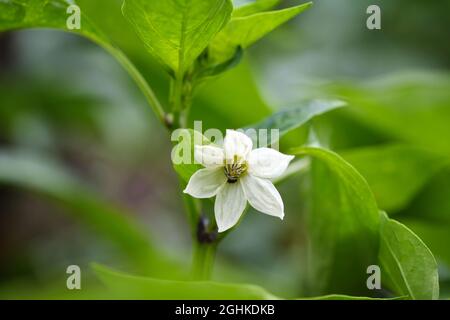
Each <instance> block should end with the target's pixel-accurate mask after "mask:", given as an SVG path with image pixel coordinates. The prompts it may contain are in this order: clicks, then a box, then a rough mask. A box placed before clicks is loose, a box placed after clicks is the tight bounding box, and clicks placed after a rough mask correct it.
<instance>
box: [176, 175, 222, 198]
mask: <svg viewBox="0 0 450 320" xmlns="http://www.w3.org/2000/svg"><path fill="white" fill-rule="evenodd" d="M226 181H227V178H226V176H225V174H224V173H223V170H222V168H205V169H200V170H198V171H197V172H195V173H194V174H193V175H192V177H191V178H190V179H189V183H188V185H187V187H186V189H184V191H183V192H184V193H187V194H190V195H191V196H193V197H194V198H200V199H204V198H211V197H214V196H215V195H216V194H217V192H218V191H219V189H220V187H221V186H222V185H223V184H224V183H226Z"/></svg>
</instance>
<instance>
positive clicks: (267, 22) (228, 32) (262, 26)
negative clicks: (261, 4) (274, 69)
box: [208, 2, 312, 62]
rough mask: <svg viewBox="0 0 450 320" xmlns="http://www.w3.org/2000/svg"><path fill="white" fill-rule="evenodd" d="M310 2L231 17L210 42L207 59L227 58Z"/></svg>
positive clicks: (294, 14) (298, 12) (292, 15)
mask: <svg viewBox="0 0 450 320" xmlns="http://www.w3.org/2000/svg"><path fill="white" fill-rule="evenodd" d="M311 4H312V3H311V2H308V3H305V4H301V5H299V6H295V7H291V8H287V9H282V10H277V11H268V12H262V13H256V14H253V15H250V16H245V17H233V18H231V20H230V22H229V23H228V24H227V25H226V27H225V28H223V30H222V31H220V32H219V33H218V34H217V36H216V37H215V38H214V39H213V40H212V42H211V43H210V45H209V49H208V53H209V59H210V60H211V61H213V62H221V61H226V60H228V59H229V58H230V57H231V56H233V54H234V52H235V50H236V48H237V47H242V48H244V49H246V48H248V47H249V46H251V45H252V44H253V43H255V42H256V41H258V40H259V39H261V38H263V37H264V36H265V35H266V34H268V33H269V32H271V31H273V30H274V29H276V28H277V27H279V26H280V25H282V24H283V23H285V22H287V21H289V20H291V19H292V18H294V17H295V16H297V15H298V14H300V13H301V12H303V11H304V10H306V9H308V8H309V7H310V6H311Z"/></svg>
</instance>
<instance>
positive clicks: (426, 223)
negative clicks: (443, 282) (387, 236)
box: [398, 167, 450, 266]
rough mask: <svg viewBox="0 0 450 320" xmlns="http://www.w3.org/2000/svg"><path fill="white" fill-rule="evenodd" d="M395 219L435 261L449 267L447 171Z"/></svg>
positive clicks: (449, 174)
mask: <svg viewBox="0 0 450 320" xmlns="http://www.w3.org/2000/svg"><path fill="white" fill-rule="evenodd" d="M398 216H399V219H400V221H401V222H402V223H404V224H405V225H406V226H408V228H411V229H412V230H413V231H414V232H415V233H416V234H417V235H418V236H419V237H420V238H421V239H422V240H423V241H424V242H425V243H426V245H427V246H428V247H429V248H430V249H431V251H432V252H433V254H434V255H435V257H436V258H437V259H438V260H440V261H442V262H444V263H445V264H446V265H447V266H450V249H449V246H448V244H449V243H450V168H449V167H447V168H445V169H444V170H442V171H440V172H439V173H438V174H436V175H435V177H433V179H431V180H430V181H429V182H428V184H427V185H426V186H425V188H424V189H423V190H422V191H421V192H420V193H419V194H418V195H417V196H416V197H415V198H414V200H413V201H412V202H411V203H410V204H409V206H408V207H407V208H405V209H404V210H402V211H400V212H399V214H398Z"/></svg>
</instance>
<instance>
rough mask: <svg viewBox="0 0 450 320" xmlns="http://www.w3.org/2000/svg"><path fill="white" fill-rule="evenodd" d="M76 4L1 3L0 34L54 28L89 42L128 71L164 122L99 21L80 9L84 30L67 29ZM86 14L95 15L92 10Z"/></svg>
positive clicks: (156, 104)
mask: <svg viewBox="0 0 450 320" xmlns="http://www.w3.org/2000/svg"><path fill="white" fill-rule="evenodd" d="M84 1H85V0H82V1H81V3H85V2H84ZM73 3H75V2H74V1H69V0H52V1H42V0H3V1H2V2H0V6H1V9H2V10H0V12H1V14H0V32H3V31H11V30H19V29H26V28H52V29H57V30H62V31H65V32H71V33H75V34H78V35H81V36H83V37H86V38H88V39H90V40H91V41H93V42H95V43H97V44H98V45H100V46H101V47H103V48H104V49H105V50H106V51H108V52H109V53H110V54H111V55H112V56H114V57H115V58H116V59H117V61H118V62H119V63H120V64H121V65H122V66H123V67H124V68H125V70H127V72H128V73H129V74H130V76H131V77H132V78H133V80H134V81H135V82H136V84H137V85H138V86H139V88H140V89H141V90H142V92H143V93H144V95H145V97H146V99H147V101H148V103H149V105H150V106H151V107H152V109H153V111H154V112H155V113H156V115H157V116H158V118H159V120H160V121H161V122H163V121H164V118H165V117H164V111H163V109H162V107H161V105H160V103H159V101H158V100H157V98H156V95H155V93H154V92H153V90H152V89H151V87H150V86H149V84H148V83H147V82H146V80H145V79H144V77H143V76H142V74H141V73H140V72H139V71H138V70H137V69H136V67H135V66H134V65H133V63H131V61H130V60H129V58H128V57H127V56H126V55H125V54H124V53H123V52H122V51H121V50H120V49H119V48H118V47H116V46H115V45H114V44H113V43H112V41H111V40H110V39H109V37H108V36H106V35H105V34H106V33H105V32H103V30H101V29H99V28H97V26H95V25H94V24H93V22H92V21H96V20H97V19H95V18H94V17H91V16H88V15H86V14H85V10H84V9H83V7H80V8H81V29H79V30H78V29H75V30H68V29H67V22H66V20H67V18H68V17H69V15H68V14H67V13H66V10H67V8H68V6H69V5H71V4H73ZM86 11H87V12H89V13H92V10H86ZM97 12H98V11H97ZM95 17H97V16H95ZM108 31H109V30H108Z"/></svg>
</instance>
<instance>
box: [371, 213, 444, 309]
mask: <svg viewBox="0 0 450 320" xmlns="http://www.w3.org/2000/svg"><path fill="white" fill-rule="evenodd" d="M380 230H381V236H380V237H381V239H380V252H379V260H380V263H381V268H382V281H384V282H385V283H386V285H387V286H388V287H389V288H390V289H391V290H393V291H394V292H395V293H396V294H399V295H407V296H409V297H410V298H411V299H420V300H430V299H438V298H439V277H438V269H437V263H436V260H435V259H434V257H433V254H432V253H431V251H430V250H429V249H428V248H427V246H426V245H425V244H424V243H423V241H422V240H421V239H420V238H419V237H418V236H417V235H415V234H414V233H413V232H412V231H411V230H410V229H408V228H407V227H405V226H404V225H403V224H401V223H400V222H397V221H395V220H392V219H389V218H388V217H387V215H386V214H385V213H382V214H381V228H380Z"/></svg>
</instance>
